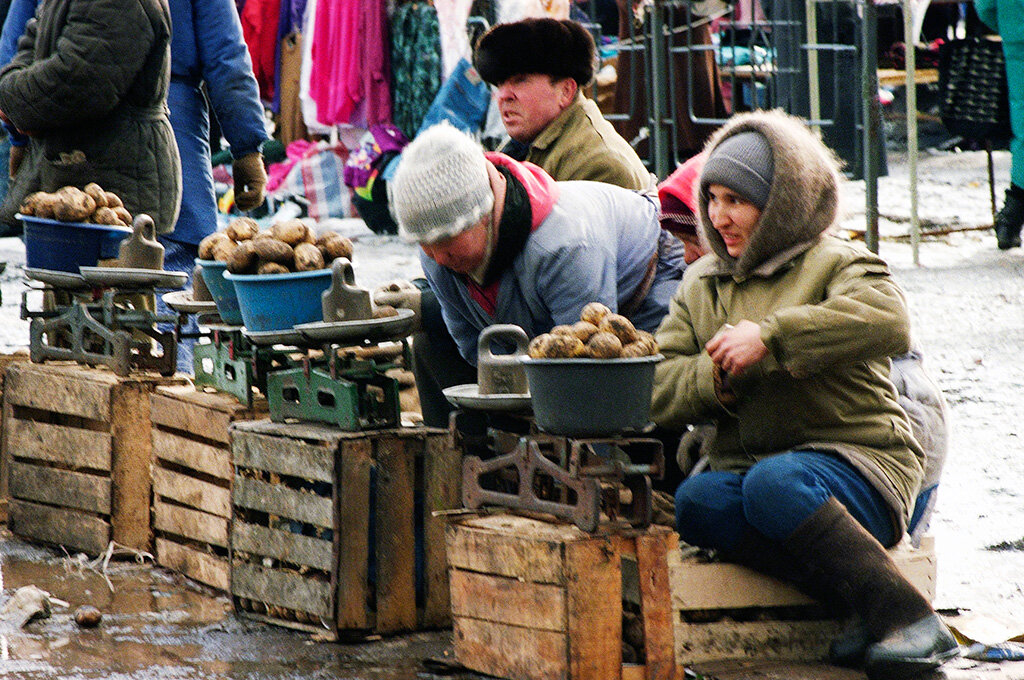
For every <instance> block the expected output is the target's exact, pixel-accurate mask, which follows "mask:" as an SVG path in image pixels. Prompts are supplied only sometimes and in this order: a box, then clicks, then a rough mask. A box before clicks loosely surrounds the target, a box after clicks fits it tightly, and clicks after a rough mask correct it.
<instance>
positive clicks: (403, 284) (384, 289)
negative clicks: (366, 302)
mask: <svg viewBox="0 0 1024 680" xmlns="http://www.w3.org/2000/svg"><path fill="white" fill-rule="evenodd" d="M422 298H423V291H421V290H420V289H419V288H417V287H416V286H415V285H413V284H412V283H411V282H409V281H404V280H397V281H392V282H390V283H385V284H384V285H383V286H380V287H379V288H375V289H374V290H373V303H374V304H375V305H391V306H392V307H394V308H395V309H411V310H412V313H413V323H412V328H411V329H410V330H409V333H410V334H412V333H416V332H418V331H420V330H422V328H423V322H422V319H423V308H422V304H421V301H422Z"/></svg>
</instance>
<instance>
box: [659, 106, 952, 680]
mask: <svg viewBox="0 0 1024 680" xmlns="http://www.w3.org/2000/svg"><path fill="white" fill-rule="evenodd" d="M705 154H706V157H707V160H706V161H705V164H704V168H703V170H702V171H701V176H700V180H699V182H698V188H697V196H696V198H697V204H698V207H699V212H700V217H701V224H700V230H701V237H702V238H703V239H704V241H705V243H706V245H707V247H708V248H709V250H710V251H711V252H710V253H709V254H708V255H706V256H704V257H703V258H701V259H699V260H698V261H697V262H695V263H694V264H692V265H690V267H688V268H687V270H686V272H685V274H684V276H683V283H682V285H681V286H680V287H679V290H678V291H677V292H676V294H675V296H674V297H673V299H672V301H671V303H670V306H669V313H668V316H666V317H665V320H664V321H663V322H662V324H661V327H660V328H659V329H658V333H657V340H658V345H659V347H660V348H661V352H662V354H664V355H665V360H664V361H662V362H661V363H660V364H659V365H658V367H657V372H656V375H655V387H654V395H653V399H652V407H651V408H652V415H653V418H654V420H655V422H657V423H658V424H660V425H662V426H665V427H668V428H671V429H676V430H682V429H683V428H684V427H685V426H686V425H688V424H690V423H700V422H707V421H712V422H714V424H715V426H716V429H717V435H716V437H715V440H714V442H713V444H712V445H711V450H710V455H709V462H710V465H709V469H708V471H706V472H703V473H700V474H697V475H694V476H692V477H690V478H688V479H686V480H685V481H684V482H683V483H682V484H681V485H680V486H679V489H678V490H677V492H676V524H677V527H678V529H679V533H680V535H681V537H682V538H683V540H685V541H687V542H689V543H693V544H695V545H700V546H703V547H708V548H714V549H717V550H718V551H720V553H722V554H723V556H725V557H726V558H727V559H731V560H734V561H738V562H740V563H743V564H747V565H748V566H751V567H753V568H756V569H759V570H761V571H765V572H767V573H770V574H772V575H775V576H779V577H782V578H788V579H790V580H794V581H796V582H797V584H798V585H800V586H802V587H804V588H805V589H806V590H808V592H810V593H811V594H813V595H814V596H815V597H818V598H819V599H820V598H823V597H824V598H825V599H826V600H828V601H830V602H831V603H833V604H838V605H840V606H845V607H847V608H849V609H852V610H853V611H854V612H855V613H856V614H859V621H860V622H861V625H860V626H859V628H858V629H857V630H856V631H854V634H853V635H851V636H849V637H847V638H845V639H841V640H838V641H837V643H836V645H834V648H833V650H832V658H833V660H834V661H836V662H837V663H843V664H857V663H860V662H862V661H863V662H865V665H866V670H867V672H868V676H869V677H870V678H872V680H878V679H879V678H887V679H891V678H903V677H910V676H911V675H914V674H916V673H918V672H921V671H923V670H926V669H928V668H933V667H935V666H937V665H939V664H940V663H941V662H942V661H944V660H945V659H947V658H950V657H951V656H953V655H955V654H956V650H957V645H956V641H955V640H954V639H953V637H952V636H951V635H950V633H949V631H948V629H946V627H945V625H944V624H943V623H942V621H941V619H939V617H938V616H936V614H935V612H934V611H933V610H932V608H931V605H930V604H929V602H928V601H927V600H926V599H925V598H924V597H922V596H921V594H920V593H919V592H918V591H917V590H916V589H915V588H914V586H913V585H911V584H910V583H909V582H908V581H907V580H906V579H905V578H904V577H903V576H902V575H901V574H900V572H899V571H898V570H897V569H896V567H895V565H894V564H893V562H892V560H891V558H890V557H889V555H888V553H887V552H886V550H885V547H886V546H893V545H895V544H896V543H898V542H899V540H900V539H901V538H902V536H903V534H904V532H905V530H906V526H907V519H908V516H909V513H910V511H911V509H912V504H913V498H914V496H915V495H916V493H917V490H918V488H919V486H920V484H921V479H922V470H923V453H922V450H921V447H920V445H919V444H918V443H917V441H915V439H914V437H913V434H912V433H911V427H910V422H909V420H908V418H907V415H906V413H905V412H904V411H903V409H902V408H901V407H900V405H899V403H898V402H897V396H896V390H895V388H894V387H893V384H892V382H891V381H890V380H889V359H888V357H889V356H892V355H897V354H902V353H904V352H906V351H907V350H908V348H909V342H910V323H909V317H908V312H907V308H906V305H905V303H904V299H903V294H902V292H901V291H900V289H899V288H898V287H897V285H896V284H895V282H894V281H893V280H892V277H891V276H890V273H889V269H888V267H887V265H886V264H885V262H884V261H882V260H881V259H879V258H878V257H877V256H876V255H874V254H872V253H871V252H869V251H868V250H867V249H866V248H864V247H863V246H862V245H860V244H855V243H849V242H846V241H843V240H840V239H838V238H836V237H835V236H832V235H830V234H829V233H828V231H829V228H830V227H832V225H833V223H834V222H835V219H836V214H837V210H838V182H839V180H838V173H837V169H836V167H837V166H836V162H835V160H834V156H833V155H832V153H831V152H830V151H829V150H828V149H827V148H826V147H825V146H824V145H823V144H822V143H821V141H820V140H819V139H818V138H817V137H815V136H814V134H813V133H812V132H811V131H810V130H809V129H808V128H807V127H806V125H805V124H804V123H803V122H802V121H801V120H799V119H797V118H793V117H791V116H788V115H786V114H784V113H781V112H778V111H759V112H753V113H749V114H744V115H740V116H737V117H735V118H734V119H732V120H731V121H730V122H729V123H727V124H726V125H725V126H724V127H723V128H722V129H721V130H719V131H718V132H717V133H716V134H715V135H713V136H712V138H711V139H710V140H709V141H708V144H707V147H706V150H705Z"/></svg>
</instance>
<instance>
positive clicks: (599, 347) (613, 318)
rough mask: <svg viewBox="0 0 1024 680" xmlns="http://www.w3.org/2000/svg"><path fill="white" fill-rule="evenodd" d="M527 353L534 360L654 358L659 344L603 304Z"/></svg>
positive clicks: (553, 331) (538, 340) (543, 337)
mask: <svg viewBox="0 0 1024 680" xmlns="http://www.w3.org/2000/svg"><path fill="white" fill-rule="evenodd" d="M527 352H528V353H529V355H530V356H531V357H533V358H534V359H571V358H584V359H626V358H634V357H646V356H653V355H655V354H657V353H658V343H657V342H656V341H655V340H654V336H653V335H651V334H650V333H648V332H647V331H640V330H637V329H636V328H635V327H634V326H633V322H632V321H630V320H629V319H627V318H626V317H624V316H622V315H621V314H613V313H612V310H610V309H608V307H607V306H605V305H603V304H601V303H600V302H591V303H590V304H588V305H586V306H585V307H584V308H583V311H581V312H580V320H579V321H577V322H576V323H574V324H573V325H571V326H567V325H566V326H555V327H554V328H552V329H551V332H550V333H544V334H543V335H538V336H537V337H535V338H534V339H533V340H531V341H530V346H529V348H528V349H527Z"/></svg>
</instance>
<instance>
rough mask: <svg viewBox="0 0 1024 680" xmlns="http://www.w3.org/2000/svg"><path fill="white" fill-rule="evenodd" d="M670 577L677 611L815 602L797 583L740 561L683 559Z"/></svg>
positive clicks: (786, 605)
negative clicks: (748, 566)
mask: <svg viewBox="0 0 1024 680" xmlns="http://www.w3.org/2000/svg"><path fill="white" fill-rule="evenodd" d="M670 580H671V583H672V606H673V608H674V609H676V611H692V610H704V609H741V608H745V607H759V608H768V607H791V606H801V605H810V604H814V600H812V599H811V598H809V597H807V596H806V595H804V594H803V593H801V592H800V591H799V590H797V589H796V588H795V587H793V586H791V585H789V584H787V583H784V582H782V581H779V580H778V579H775V578H772V577H771V576H765V575H764V574H761V573H758V572H756V571H754V570H753V569H748V568H747V567H743V566H740V565H738V564H729V563H726V562H706V563H701V562H697V561H696V560H684V561H683V562H682V564H680V565H678V566H675V567H673V568H672V570H671V573H670Z"/></svg>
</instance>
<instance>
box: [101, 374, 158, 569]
mask: <svg viewBox="0 0 1024 680" xmlns="http://www.w3.org/2000/svg"><path fill="white" fill-rule="evenodd" d="M151 389H152V385H150V384H147V383H141V382H135V381H124V382H119V383H118V384H116V385H114V386H113V387H112V388H111V392H110V436H111V443H112V447H111V461H110V478H111V482H112V485H113V486H112V488H113V498H112V499H111V500H112V502H111V511H110V514H111V530H112V532H113V540H115V541H117V542H118V543H120V544H121V545H124V546H127V547H129V548H135V549H136V550H149V548H150V544H151V543H152V532H151V529H150V517H149V495H150V490H151V487H150V472H149V467H150V460H151V457H152V454H153V441H152V438H151V436H150V431H151V429H152V423H151V422H150V420H149V392H150V391H151Z"/></svg>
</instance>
